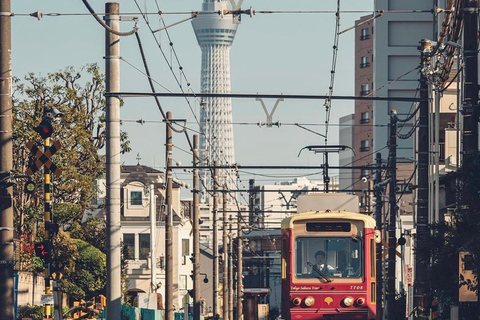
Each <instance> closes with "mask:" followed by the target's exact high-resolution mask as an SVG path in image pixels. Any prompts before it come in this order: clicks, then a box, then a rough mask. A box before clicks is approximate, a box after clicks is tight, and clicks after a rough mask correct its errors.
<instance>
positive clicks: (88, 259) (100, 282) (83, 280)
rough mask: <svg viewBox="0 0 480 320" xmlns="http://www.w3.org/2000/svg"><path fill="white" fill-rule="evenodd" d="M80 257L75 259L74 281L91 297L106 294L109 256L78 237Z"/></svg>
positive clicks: (86, 296)
mask: <svg viewBox="0 0 480 320" xmlns="http://www.w3.org/2000/svg"><path fill="white" fill-rule="evenodd" d="M75 244H76V246H77V250H78V259H77V260H76V261H75V273H74V274H73V275H72V277H71V281H70V282H72V283H74V284H75V285H77V286H78V287H79V288H80V289H81V290H82V291H83V292H85V296H84V297H83V298H87V299H90V298H92V297H94V296H96V295H99V294H103V295H106V283H107V258H106V255H105V254H104V253H103V252H101V251H100V250H98V249H97V248H95V247H94V246H92V245H91V244H89V243H87V242H85V241H83V240H79V239H76V240H75Z"/></svg>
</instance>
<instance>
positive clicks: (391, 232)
mask: <svg viewBox="0 0 480 320" xmlns="http://www.w3.org/2000/svg"><path fill="white" fill-rule="evenodd" d="M389 127H390V137H389V142H388V148H389V153H388V166H389V167H390V170H389V179H390V182H389V196H388V204H389V210H388V211H389V221H388V262H387V265H388V272H387V294H386V296H387V299H386V300H387V305H386V307H387V319H395V257H396V254H397V248H396V245H397V237H396V235H395V231H396V220H397V193H396V190H395V189H396V187H397V168H396V167H397V111H396V110H393V109H392V110H391V111H390V125H389Z"/></svg>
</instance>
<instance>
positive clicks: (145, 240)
mask: <svg viewBox="0 0 480 320" xmlns="http://www.w3.org/2000/svg"><path fill="white" fill-rule="evenodd" d="M138 241H139V242H140V248H139V249H140V251H139V252H138V258H139V259H140V260H147V259H148V256H149V254H150V234H149V233H140V234H139V235H138Z"/></svg>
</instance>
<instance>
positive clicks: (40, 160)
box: [27, 141, 62, 177]
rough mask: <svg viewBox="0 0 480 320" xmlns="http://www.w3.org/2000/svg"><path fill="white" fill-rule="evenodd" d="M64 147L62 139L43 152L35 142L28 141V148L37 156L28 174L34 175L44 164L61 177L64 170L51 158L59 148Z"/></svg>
mask: <svg viewBox="0 0 480 320" xmlns="http://www.w3.org/2000/svg"><path fill="white" fill-rule="evenodd" d="M61 147H62V144H61V142H60V141H55V143H54V144H53V145H52V146H50V147H48V149H47V151H45V152H42V151H41V150H40V149H38V147H37V146H36V145H34V144H33V142H32V141H28V142H27V148H28V149H29V150H30V151H31V152H32V154H33V155H34V156H35V158H36V161H35V163H33V164H32V165H31V166H30V167H29V168H28V169H27V174H28V175H32V174H34V173H35V172H37V171H38V170H39V169H40V168H41V167H42V166H43V165H45V167H47V168H48V169H49V170H50V171H51V172H52V173H53V174H54V175H55V176H56V177H59V176H60V174H61V173H62V170H60V168H58V167H57V166H56V165H55V164H54V163H53V162H52V160H51V159H50V158H51V157H52V156H53V155H54V154H55V152H57V150H59V149H60V148H61Z"/></svg>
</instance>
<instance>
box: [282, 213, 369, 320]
mask: <svg viewBox="0 0 480 320" xmlns="http://www.w3.org/2000/svg"><path fill="white" fill-rule="evenodd" d="M374 233H375V220H374V219H373V218H371V217H369V216H367V215H365V214H360V213H357V212H347V211H340V210H337V211H334V210H325V211H308V212H301V213H297V214H294V215H292V216H290V217H288V218H285V219H284V220H283V221H282V235H281V237H282V260H281V275H282V318H283V319H286V320H313V319H315V320H317V319H319V320H320V319H338V320H341V319H344V320H346V319H349V320H371V319H375V308H376V306H375V302H376V301H375V300H376V299H375V287H376V284H375V242H374ZM319 256H323V257H319Z"/></svg>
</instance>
